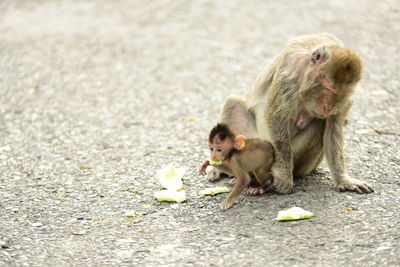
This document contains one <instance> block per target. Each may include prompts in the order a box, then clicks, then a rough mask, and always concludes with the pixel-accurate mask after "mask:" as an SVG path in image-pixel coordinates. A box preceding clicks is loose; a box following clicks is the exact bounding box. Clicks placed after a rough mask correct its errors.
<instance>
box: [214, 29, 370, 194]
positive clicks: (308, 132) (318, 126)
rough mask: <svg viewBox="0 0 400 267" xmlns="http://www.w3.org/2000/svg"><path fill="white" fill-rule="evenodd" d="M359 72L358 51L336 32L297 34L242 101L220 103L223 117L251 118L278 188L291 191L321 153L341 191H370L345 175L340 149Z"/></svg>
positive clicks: (360, 69) (286, 191)
mask: <svg viewBox="0 0 400 267" xmlns="http://www.w3.org/2000/svg"><path fill="white" fill-rule="evenodd" d="M361 74H362V63H361V60H360V58H359V57H358V55H357V54H356V53H355V52H353V51H351V50H350V49H347V48H345V47H344V46H343V44H342V43H341V42H340V41H339V40H338V39H337V38H336V37H334V36H332V35H329V34H325V33H322V34H315V35H307V36H300V37H298V38H295V39H293V40H292V41H290V42H289V43H288V45H287V46H286V47H285V48H284V49H283V51H282V52H281V53H280V55H278V56H277V57H276V58H275V60H274V61H273V62H272V63H271V64H270V65H269V66H267V67H266V68H265V69H264V71H263V72H262V73H261V74H260V75H259V76H258V78H257V81H256V85H255V86H254V88H253V89H252V90H251V91H250V92H249V94H248V95H247V96H246V97H245V99H244V104H243V103H240V104H238V106H239V107H238V108H234V107H232V106H231V105H230V106H229V109H226V107H225V108H224V110H223V112H222V116H221V121H222V122H225V123H228V124H229V123H230V122H233V128H236V129H242V127H241V126H240V123H239V122H238V120H235V119H234V118H232V117H236V116H238V115H237V114H238V113H239V112H238V110H240V111H243V114H244V115H243V114H242V115H240V114H239V117H240V118H241V119H242V120H243V119H246V118H250V119H249V120H247V121H246V122H244V123H243V124H249V123H254V126H253V127H250V128H251V129H256V132H257V137H259V138H262V139H264V140H268V141H269V142H271V143H272V145H273V147H274V149H275V161H274V163H273V166H272V173H273V176H274V188H275V190H276V191H277V192H281V193H289V192H291V190H292V188H293V175H295V176H304V175H308V174H309V173H310V172H311V171H313V170H314V169H315V168H317V167H318V165H319V164H320V162H321V161H322V158H323V156H324V155H325V157H326V159H327V162H328V165H329V168H330V170H331V175H332V179H333V182H334V184H335V185H336V186H337V187H338V188H339V189H340V190H342V191H344V190H352V191H357V192H358V193H370V192H373V189H372V188H371V187H370V186H368V185H367V184H366V183H365V182H363V181H360V180H356V179H353V178H350V177H349V176H348V175H347V173H346V167H345V157H344V149H343V124H344V121H345V118H346V116H347V113H348V111H349V109H350V107H351V105H352V97H353V94H354V92H355V89H356V87H357V86H358V83H359V82H360V80H361ZM236 102H237V103H239V101H236ZM231 110H235V111H236V112H235V114H234V113H233V112H230V111H231ZM249 114H251V115H249ZM229 125H230V124H229ZM237 133H239V134H240V133H241V132H240V131H238V132H237ZM215 175H216V173H214V174H213V175H212V176H211V177H210V180H212V179H211V178H213V177H215Z"/></svg>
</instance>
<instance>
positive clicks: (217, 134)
mask: <svg viewBox="0 0 400 267" xmlns="http://www.w3.org/2000/svg"><path fill="white" fill-rule="evenodd" d="M232 133H233V132H232V131H231V130H230V128H229V127H228V126H227V125H225V124H218V125H217V126H216V127H214V128H213V129H212V130H211V133H210V136H209V139H210V140H211V142H210V144H209V145H210V147H214V146H215V145H216V144H215V143H213V141H215V140H217V139H218V141H221V139H223V142H219V143H218V144H217V145H218V146H220V147H222V148H223V150H225V151H221V152H219V154H218V155H222V156H223V157H224V158H223V159H222V162H223V164H222V165H217V166H215V168H217V169H219V170H220V171H222V172H225V173H228V174H230V175H232V176H235V179H236V180H235V183H234V186H233V189H232V191H231V192H230V193H229V195H228V197H227V198H226V199H225V201H224V202H222V203H220V204H219V206H220V209H221V210H222V211H225V210H227V209H229V208H230V206H231V205H232V204H233V203H234V201H235V200H236V199H237V198H238V196H239V194H240V193H241V192H242V191H243V190H244V189H245V188H246V187H247V186H249V184H250V182H251V175H253V176H254V177H255V180H256V182H257V183H258V184H259V185H260V186H261V188H260V189H259V190H260V191H259V192H265V189H266V188H267V187H268V186H269V185H270V184H271V183H272V176H271V174H270V170H271V166H272V162H273V159H274V153H273V147H272V145H271V144H270V143H269V142H267V141H264V140H261V139H255V138H251V139H247V138H244V137H243V136H234V137H233V138H232V136H231V134H232ZM221 136H222V137H225V138H221ZM238 137H239V138H238ZM235 141H237V143H238V144H236V143H235ZM214 150H215V148H214ZM228 150H229V151H228ZM211 153H215V152H214V151H211ZM212 155H213V154H212ZM208 165H209V162H208V161H205V162H204V163H203V164H202V165H201V166H200V174H204V173H205V169H206V168H207V166H208ZM256 191H257V190H256ZM257 192H258V191H257ZM255 194H257V193H255Z"/></svg>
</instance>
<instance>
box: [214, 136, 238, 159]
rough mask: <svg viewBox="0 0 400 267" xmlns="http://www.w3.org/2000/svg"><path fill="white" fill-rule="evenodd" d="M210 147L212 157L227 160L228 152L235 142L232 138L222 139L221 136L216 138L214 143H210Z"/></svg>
mask: <svg viewBox="0 0 400 267" xmlns="http://www.w3.org/2000/svg"><path fill="white" fill-rule="evenodd" d="M208 147H209V148H210V157H211V159H212V160H214V161H219V160H225V159H226V157H227V155H228V153H229V152H230V151H231V150H232V149H233V147H234V143H233V140H231V139H230V138H225V140H223V141H222V140H221V139H219V138H214V140H213V142H212V143H209V144H208Z"/></svg>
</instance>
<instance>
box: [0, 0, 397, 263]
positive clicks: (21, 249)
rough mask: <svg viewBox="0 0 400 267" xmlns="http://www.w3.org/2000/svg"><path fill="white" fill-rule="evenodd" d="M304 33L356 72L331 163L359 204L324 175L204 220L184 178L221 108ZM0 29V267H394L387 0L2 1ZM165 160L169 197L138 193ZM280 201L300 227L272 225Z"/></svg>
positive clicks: (391, 40) (391, 41) (206, 205)
mask: <svg viewBox="0 0 400 267" xmlns="http://www.w3.org/2000/svg"><path fill="white" fill-rule="evenodd" d="M321 31H324V32H331V33H333V34H335V35H337V36H338V37H339V38H340V39H341V40H343V42H344V43H345V44H346V46H348V47H350V48H353V49H354V50H356V51H357V52H358V53H359V54H360V55H361V57H362V59H363V62H364V64H365V75H364V80H363V84H362V87H361V88H360V90H359V92H358V95H357V97H356V99H355V103H354V106H353V109H352V110H351V114H350V116H349V120H348V123H347V125H346V128H345V131H346V153H347V162H348V171H349V173H350V174H351V175H352V176H353V177H355V178H359V179H363V180H365V181H367V182H368V183H370V184H371V185H373V187H374V189H375V193H373V194H369V195H358V194H356V193H352V192H346V193H340V192H338V191H337V190H336V189H335V188H334V187H333V186H332V184H331V181H330V174H329V171H328V169H327V167H326V165H325V164H323V165H322V167H321V168H319V169H318V170H317V172H316V173H314V174H313V175H311V176H309V177H305V178H302V179H299V180H297V181H296V185H295V188H294V192H293V193H292V194H289V195H279V194H273V193H270V194H266V195H263V196H259V197H250V196H248V195H246V194H242V195H241V196H240V199H239V201H238V203H237V204H236V205H234V206H233V208H232V209H230V210H229V211H227V212H224V213H222V212H219V211H218V208H217V205H216V204H217V203H218V202H220V201H221V200H222V199H223V198H225V195H218V196H215V197H201V196H200V195H199V191H200V190H201V189H203V188H206V187H210V186H214V184H211V183H209V182H208V181H206V179H205V178H204V177H200V176H199V175H198V174H197V168H198V165H199V164H200V162H201V161H202V160H204V159H205V157H206V156H207V155H206V150H207V148H206V145H207V144H206V141H207V135H208V131H209V129H210V128H211V127H212V126H213V125H214V124H215V123H216V121H217V119H218V115H219V110H220V108H221V105H222V103H223V101H224V99H225V98H226V97H227V96H228V95H230V94H236V95H243V94H244V93H246V92H247V91H248V90H249V89H250V88H251V87H252V85H253V84H254V80H255V77H256V76H257V74H258V73H259V71H260V70H261V69H262V68H263V66H264V65H265V64H266V63H268V62H269V61H271V59H272V58H273V57H274V55H276V54H277V53H278V52H279V51H280V49H282V47H283V46H284V44H285V43H286V42H287V41H288V40H289V39H290V38H293V37H295V36H297V35H300V34H306V33H313V32H321ZM0 32H1V35H0V64H1V70H0V246H1V247H0V265H4V266H102V265H113V266H130V265H135V264H140V265H145V266H244V265H247V264H251V265H253V266H396V265H397V266H399V264H400V256H399V255H400V227H399V223H400V219H399V213H400V208H399V202H398V199H399V193H400V180H399V175H400V167H399V165H400V152H399V141H400V137H399V135H400V115H399V114H400V107H399V99H400V90H399V89H400V56H399V55H400V46H399V44H400V5H399V2H398V1H397V0H393V1H389V0H387V1H385V0H384V1H373V0H370V1H367V0H361V1H345V0H338V1H329V2H328V1H320V0H310V1H295V0H293V1H289V0H284V1H262V0H260V1H245V0H238V1H223V0H216V1H212V0H204V1H185V0H176V1H162V0H157V1H128V0H125V1H122V0H121V1H100V0H85V1H84V0H77V1H67V0H65V1H56V0H53V1H50V0H48V1H45V0H35V1H33V0H32V1H28V0H26V1H13V0H3V1H1V3H0ZM167 164H173V165H175V166H177V167H178V166H186V167H187V172H186V175H185V177H184V184H185V191H186V193H187V195H188V201H187V202H186V203H182V204H171V203H159V202H157V201H155V200H154V199H153V196H152V195H153V192H155V191H157V190H160V185H159V184H158V182H157V179H156V173H157V170H158V169H160V168H162V167H163V166H165V165H167ZM227 182H228V180H227V179H224V180H221V181H219V182H218V183H217V185H227ZM292 206H300V207H302V208H304V209H307V210H309V211H312V212H313V213H314V214H315V217H313V218H311V219H309V220H304V221H296V222H287V223H282V222H277V221H276V220H275V217H276V215H277V212H278V211H279V210H282V209H286V208H289V207H292ZM127 211H131V212H134V213H135V214H136V216H135V217H127V216H126V215H125V213H126V212H127Z"/></svg>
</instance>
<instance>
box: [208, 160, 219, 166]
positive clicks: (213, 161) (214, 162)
mask: <svg viewBox="0 0 400 267" xmlns="http://www.w3.org/2000/svg"><path fill="white" fill-rule="evenodd" d="M208 161H209V162H210V164H211V165H222V160H212V159H210V160H208Z"/></svg>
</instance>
